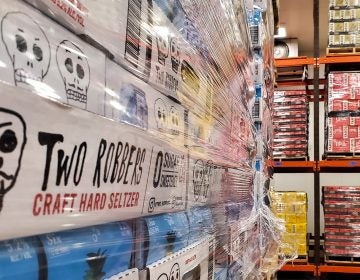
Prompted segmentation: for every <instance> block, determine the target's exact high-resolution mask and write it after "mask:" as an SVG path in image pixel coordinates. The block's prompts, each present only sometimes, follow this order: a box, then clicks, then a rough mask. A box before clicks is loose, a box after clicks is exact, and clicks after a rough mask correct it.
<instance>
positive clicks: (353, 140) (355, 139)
mask: <svg viewBox="0 0 360 280" xmlns="http://www.w3.org/2000/svg"><path fill="white" fill-rule="evenodd" d="M328 81H329V84H328V104H327V116H328V118H327V121H326V124H327V129H326V131H327V133H326V135H327V141H326V151H327V154H328V155H331V154H337V155H342V154H343V155H349V154H350V155H353V154H354V153H358V152H360V114H359V113H360V111H359V107H360V73H357V72H332V73H330V74H329V76H328Z"/></svg>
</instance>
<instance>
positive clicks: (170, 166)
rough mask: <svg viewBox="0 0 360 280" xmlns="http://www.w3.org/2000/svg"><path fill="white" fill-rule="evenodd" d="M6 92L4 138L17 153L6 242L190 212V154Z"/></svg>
mask: <svg viewBox="0 0 360 280" xmlns="http://www.w3.org/2000/svg"><path fill="white" fill-rule="evenodd" d="M1 92H2V93H1V95H2V103H1V106H2V107H1V109H0V115H1V123H2V124H3V126H0V127H1V129H0V135H9V136H6V138H5V139H7V140H6V141H9V143H8V144H7V145H8V146H9V149H11V150H9V152H7V153H6V154H4V156H2V157H3V161H4V162H3V164H2V166H1V171H2V172H5V174H7V175H6V176H5V177H4V176H0V177H2V178H3V180H2V181H3V185H4V188H3V189H4V195H3V196H2V197H1V198H2V199H3V201H2V203H1V205H2V211H1V217H0V219H5V220H7V221H16V223H15V222H14V224H13V225H12V226H9V223H1V225H3V226H0V228H1V230H0V232H1V234H0V239H5V238H10V237H11V238H15V237H17V236H26V235H30V234H37V233H42V232H49V231H56V230H60V229H63V225H64V224H67V225H69V224H71V225H72V226H70V225H69V228H71V227H83V226H87V225H91V224H96V223H98V222H100V221H101V223H106V222H110V221H114V220H121V219H130V218H133V217H137V216H140V215H141V213H142V212H143V213H158V212H161V211H171V210H173V211H175V210H180V209H184V207H185V197H186V172H187V171H186V167H187V154H186V153H185V152H178V151H176V150H173V149H172V148H170V147H168V146H167V145H166V144H165V143H164V142H161V141H159V140H156V139H153V138H151V137H147V136H146V135H145V134H144V133H143V132H142V131H141V130H139V129H136V128H132V127H130V126H128V125H122V124H118V123H114V122H111V121H108V120H106V119H104V118H102V117H97V116H95V115H94V114H92V113H89V112H85V111H83V110H78V109H74V108H71V107H68V106H65V105H61V104H59V103H56V102H53V101H49V100H47V99H44V98H42V97H39V96H37V95H35V94H33V93H29V92H28V91H23V90H20V89H14V88H13V87H8V86H4V85H2V86H1ZM44 116H46V118H45V117H44ZM54 124H57V125H56V126H54ZM9 133H10V134H9ZM10 136H11V137H10ZM2 139H3V138H2ZM34 158H36V160H35V161H34ZM146 186H147V191H146V192H145V190H146ZM145 193H146V203H145V204H144V196H145ZM5 194H6V195H5ZM19 201H21V203H22V204H21V211H20V209H19V203H18V202H19ZM150 202H151V203H150ZM142 210H143V211H142ZM99 215H101V220H99ZM20 220H26V221H27V222H26V223H21V222H19V221H20ZM29 223H31V224H33V225H36V226H34V227H29V226H28V225H29Z"/></svg>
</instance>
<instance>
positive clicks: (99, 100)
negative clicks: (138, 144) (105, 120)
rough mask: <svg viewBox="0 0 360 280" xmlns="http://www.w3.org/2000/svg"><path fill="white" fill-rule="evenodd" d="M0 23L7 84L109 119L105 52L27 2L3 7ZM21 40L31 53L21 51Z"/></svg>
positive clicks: (0, 73) (3, 75)
mask: <svg viewBox="0 0 360 280" xmlns="http://www.w3.org/2000/svg"><path fill="white" fill-rule="evenodd" d="M47 2H49V3H50V2H51V3H52V1H47ZM0 18H2V34H3V38H4V40H3V42H2V44H0V60H1V61H3V63H4V64H5V67H0V77H1V80H2V81H4V82H6V83H9V84H11V85H14V86H16V87H21V88H25V89H28V90H31V91H33V92H36V93H37V94H38V95H41V96H43V97H46V98H50V99H54V100H57V101H59V102H62V103H64V104H68V105H70V106H73V107H77V108H80V109H84V110H87V111H90V112H93V113H95V114H98V115H101V116H103V115H104V102H103V100H104V84H105V55H104V54H103V53H102V52H100V51H99V50H97V49H95V48H94V47H92V46H90V45H89V44H87V43H86V42H84V41H82V40H81V39H79V38H78V37H77V36H75V35H74V34H72V33H71V32H69V31H68V30H67V29H65V28H63V27H62V26H60V25H58V24H57V23H55V22H54V21H52V20H51V19H49V18H48V17H46V16H45V15H43V14H42V13H40V12H39V11H37V10H35V9H34V8H32V7H31V6H29V5H27V4H26V3H24V2H23V1H17V0H14V1H11V2H6V3H3V5H1V7H0ZM20 30H21V31H20ZM16 38H23V40H24V42H25V43H26V44H27V46H28V47H27V49H26V50H25V51H19V50H18V47H19V46H18V45H17V44H18V43H17V39H16Z"/></svg>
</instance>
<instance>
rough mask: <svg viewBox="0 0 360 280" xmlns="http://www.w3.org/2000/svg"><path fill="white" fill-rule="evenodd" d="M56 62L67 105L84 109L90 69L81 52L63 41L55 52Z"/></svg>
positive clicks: (71, 44) (66, 41) (75, 46)
mask: <svg viewBox="0 0 360 280" xmlns="http://www.w3.org/2000/svg"><path fill="white" fill-rule="evenodd" d="M56 62H57V65H58V68H59V71H60V75H61V77H62V79H63V82H64V85H65V91H66V97H67V100H68V104H70V105H73V106H76V107H79V108H82V109H86V104H87V92H88V89H89V85H90V67H89V63H88V60H87V57H86V56H85V54H84V53H83V51H82V50H81V49H80V48H79V47H78V46H77V45H75V44H74V43H72V42H70V41H68V40H64V41H62V42H61V43H60V44H59V46H58V47H57V50H56Z"/></svg>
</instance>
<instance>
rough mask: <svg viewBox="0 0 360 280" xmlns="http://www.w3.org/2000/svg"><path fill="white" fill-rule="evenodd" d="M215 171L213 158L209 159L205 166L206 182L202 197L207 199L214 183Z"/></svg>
mask: <svg viewBox="0 0 360 280" xmlns="http://www.w3.org/2000/svg"><path fill="white" fill-rule="evenodd" d="M213 172H214V165H213V163H212V161H211V160H209V161H208V162H207V163H206V165H205V168H204V183H203V190H202V193H201V195H202V197H203V198H204V199H206V198H207V197H208V192H209V188H210V186H211V185H213V182H212V178H213Z"/></svg>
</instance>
